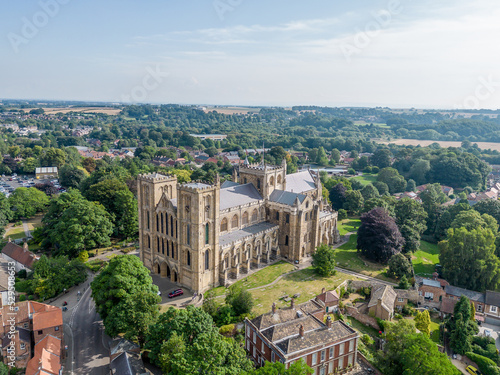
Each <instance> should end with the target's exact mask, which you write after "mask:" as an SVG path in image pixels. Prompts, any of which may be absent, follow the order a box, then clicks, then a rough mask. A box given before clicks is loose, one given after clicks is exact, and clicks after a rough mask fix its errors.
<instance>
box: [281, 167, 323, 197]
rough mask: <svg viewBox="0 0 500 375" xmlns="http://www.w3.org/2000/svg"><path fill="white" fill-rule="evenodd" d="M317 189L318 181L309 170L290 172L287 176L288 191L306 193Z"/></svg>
mask: <svg viewBox="0 0 500 375" xmlns="http://www.w3.org/2000/svg"><path fill="white" fill-rule="evenodd" d="M314 189H316V183H315V182H314V178H313V176H312V175H311V173H310V172H309V171H302V172H297V173H292V174H288V175H287V176H286V191H290V192H292V193H304V192H306V191H311V190H314Z"/></svg>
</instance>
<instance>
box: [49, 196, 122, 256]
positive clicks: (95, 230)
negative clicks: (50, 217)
mask: <svg viewBox="0 0 500 375" xmlns="http://www.w3.org/2000/svg"><path fill="white" fill-rule="evenodd" d="M47 229H48V231H47V234H48V236H49V239H50V242H51V243H52V244H54V245H55V246H56V248H57V249H58V252H59V253H61V254H65V255H69V256H70V257H71V258H74V257H77V256H78V253H79V252H80V251H83V250H89V249H95V248H96V247H102V246H109V245H110V243H111V242H110V236H111V234H112V233H113V224H112V223H111V221H110V219H109V215H108V213H107V212H106V210H105V209H104V207H102V206H101V205H100V204H97V203H94V202H89V201H87V200H85V199H81V200H77V201H75V202H73V203H71V204H70V206H69V207H68V208H67V209H65V210H64V211H63V212H62V213H61V216H60V221H59V222H57V223H56V224H55V225H54V227H53V228H47Z"/></svg>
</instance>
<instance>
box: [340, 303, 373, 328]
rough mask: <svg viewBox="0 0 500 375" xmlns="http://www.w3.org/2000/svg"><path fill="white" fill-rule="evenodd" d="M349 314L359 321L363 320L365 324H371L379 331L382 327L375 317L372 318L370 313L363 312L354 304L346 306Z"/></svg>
mask: <svg viewBox="0 0 500 375" xmlns="http://www.w3.org/2000/svg"><path fill="white" fill-rule="evenodd" d="M346 310H347V315H349V316H352V317H353V318H354V319H356V320H357V321H359V322H361V323H362V324H364V325H367V326H370V327H372V328H374V329H376V330H377V331H380V327H379V325H378V323H377V320H376V319H375V318H372V317H371V316H369V315H366V314H361V313H360V312H359V311H358V309H357V308H355V307H352V306H346Z"/></svg>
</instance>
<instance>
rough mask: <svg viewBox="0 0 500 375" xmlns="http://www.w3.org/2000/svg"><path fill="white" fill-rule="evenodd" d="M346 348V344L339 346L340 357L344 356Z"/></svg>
mask: <svg viewBox="0 0 500 375" xmlns="http://www.w3.org/2000/svg"><path fill="white" fill-rule="evenodd" d="M344 347H345V345H344V343H342V344H340V345H339V355H342V354H344Z"/></svg>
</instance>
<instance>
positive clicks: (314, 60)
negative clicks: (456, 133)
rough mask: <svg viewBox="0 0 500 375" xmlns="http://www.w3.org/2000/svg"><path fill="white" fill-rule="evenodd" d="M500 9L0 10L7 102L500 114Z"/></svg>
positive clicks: (491, 1) (0, 86) (304, 5)
mask: <svg viewBox="0 0 500 375" xmlns="http://www.w3.org/2000/svg"><path fill="white" fill-rule="evenodd" d="M499 19H500V3H499V2H498V0H475V1H470V0H468V1H464V0H441V1H435V0H420V1H416V0H384V1H379V0H370V1H368V0H355V1H350V2H347V1H339V0H337V1H332V0H309V1H304V0H267V1H264V0H184V1H178V0H177V1H173V0H142V1H139V0H105V1H102V0H101V1H97V0H85V1H82V0H38V1H32V0H22V1H5V0H4V1H2V2H0V52H1V54H0V98H4V99H37V100H88V101H110V102H127V103H179V104H199V105H248V106H292V105H320V106H331V107H336V106H370V107H374V106H388V107H393V108H399V107H404V108H411V107H415V108H443V109H448V108H451V109H458V108H466V109H477V108H494V109H496V108H500V48H499V39H500V38H499V37H500V22H498V20H499Z"/></svg>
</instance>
